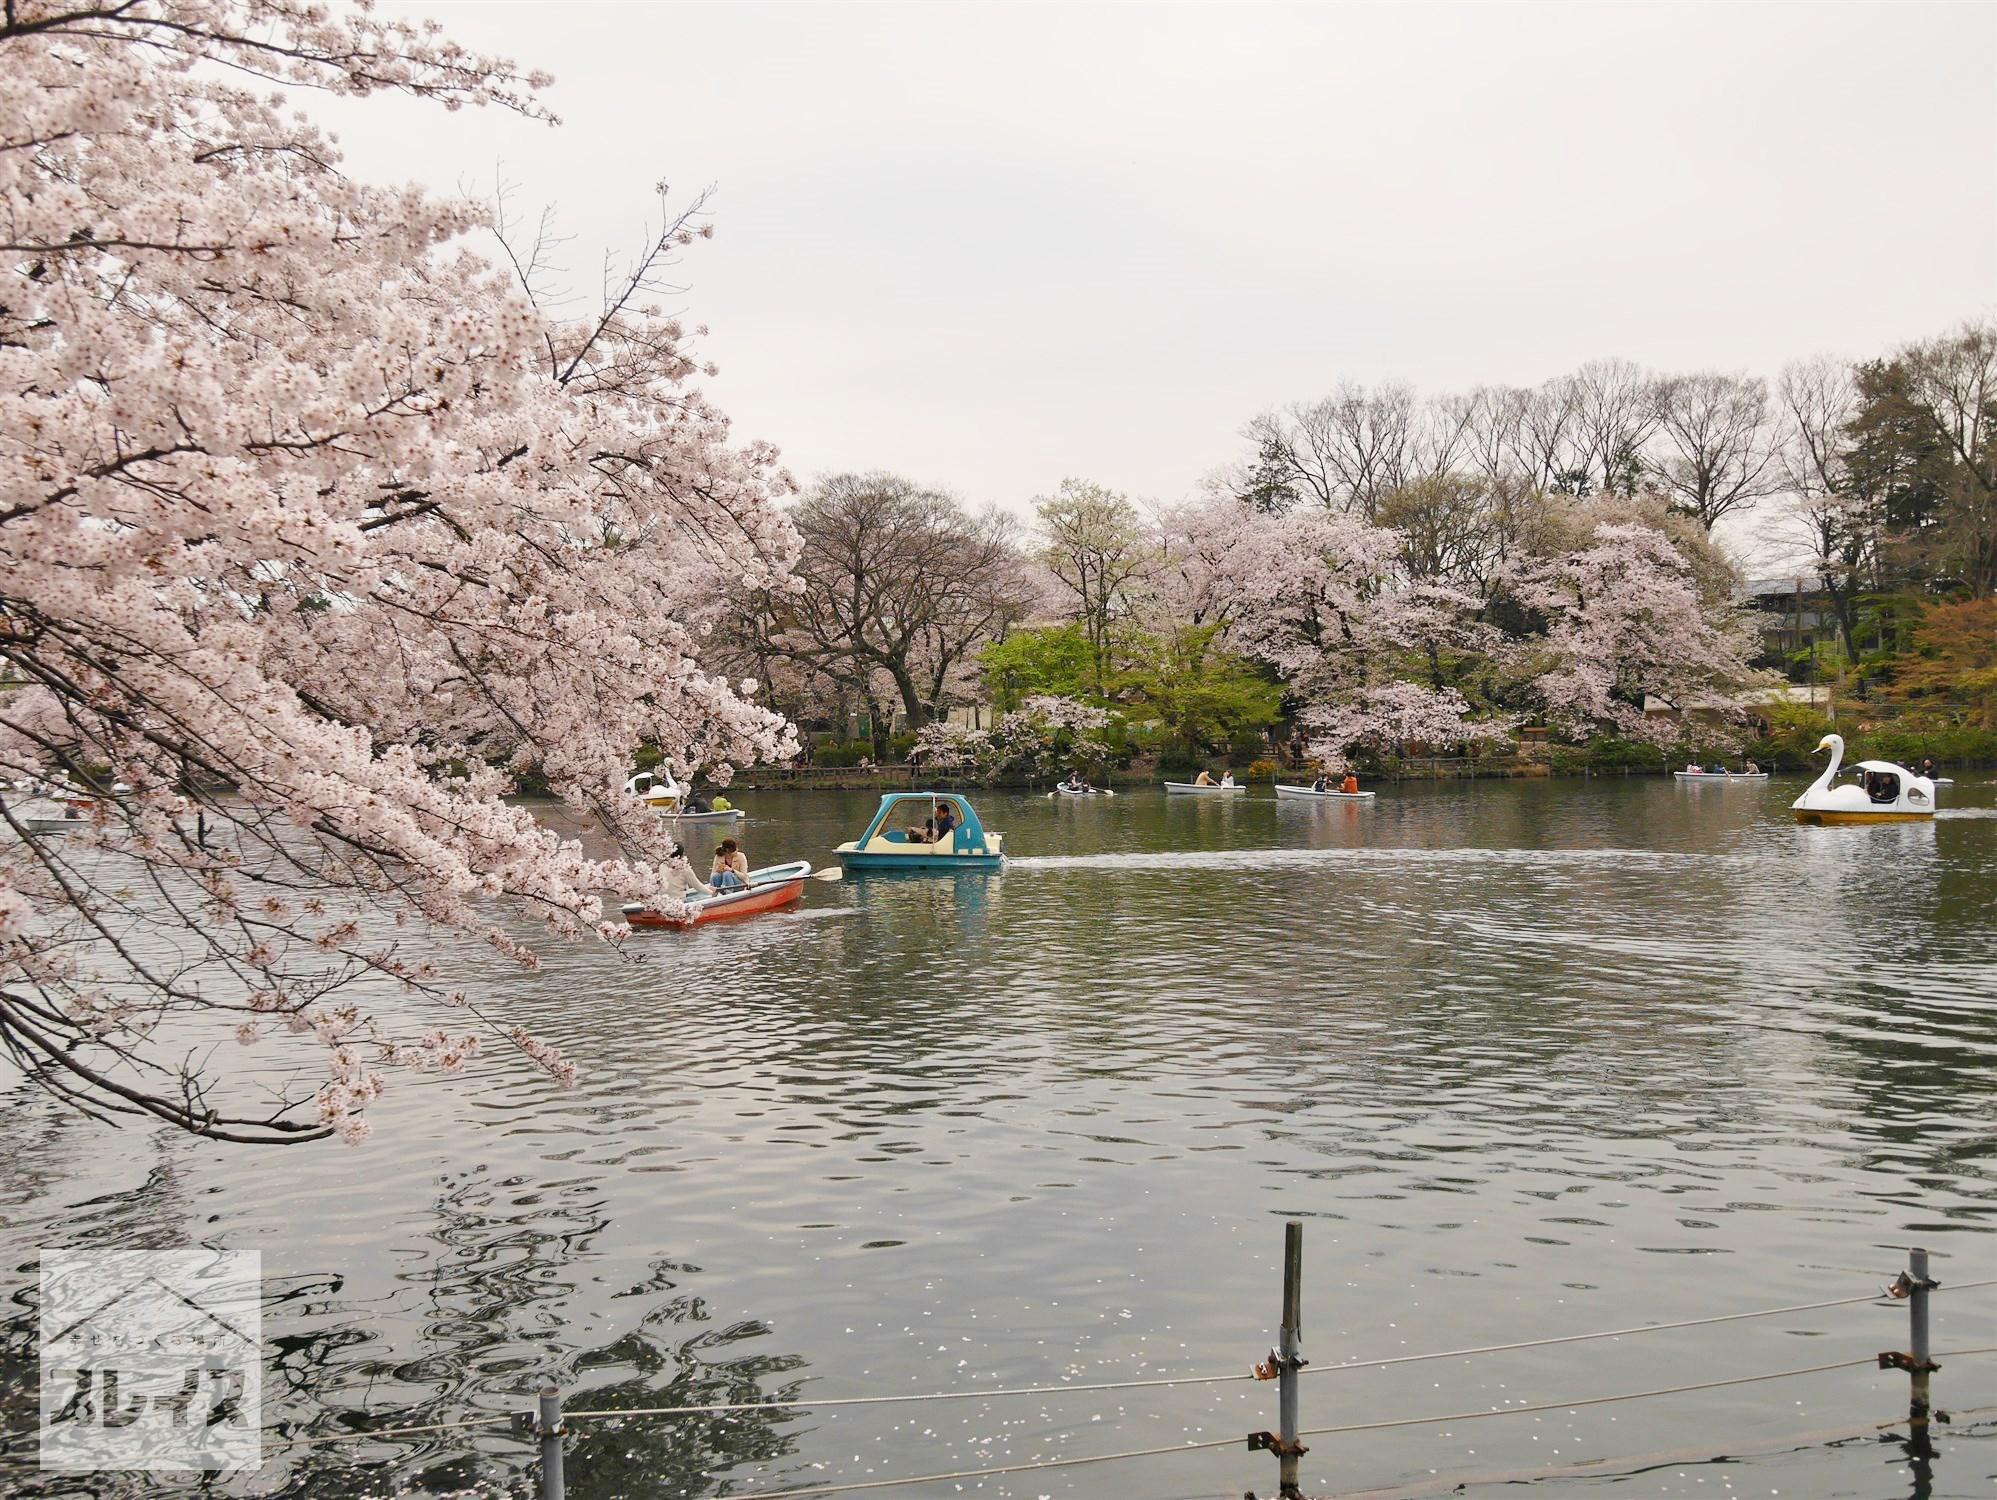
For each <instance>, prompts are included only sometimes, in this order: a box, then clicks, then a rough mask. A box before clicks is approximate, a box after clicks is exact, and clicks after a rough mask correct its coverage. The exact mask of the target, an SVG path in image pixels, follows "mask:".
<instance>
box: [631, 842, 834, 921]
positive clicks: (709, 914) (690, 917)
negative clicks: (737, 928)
mask: <svg viewBox="0 0 1997 1500" xmlns="http://www.w3.org/2000/svg"><path fill="white" fill-rule="evenodd" d="M810 875H811V865H810V863H809V862H807V861H805V860H802V859H798V860H792V861H791V862H790V863H789V864H782V865H771V866H769V867H768V868H766V869H761V870H751V871H750V872H749V884H748V886H747V887H746V888H744V889H740V890H732V891H716V892H715V893H714V894H713V895H712V896H694V897H692V898H691V899H689V900H688V901H687V902H686V903H685V909H684V910H683V911H681V912H677V913H675V912H670V911H655V910H654V909H653V908H651V907H649V906H646V905H645V904H644V903H643V902H640V901H627V902H625V904H624V920H625V921H626V922H628V923H630V924H631V925H632V926H633V927H670V928H673V929H675V930H677V931H681V932H684V931H685V930H686V929H687V928H689V927H704V926H705V925H706V924H707V923H709V922H727V921H732V920H733V919H734V918H736V917H753V916H755V915H757V914H758V913H759V912H766V911H776V910H778V909H779V908H781V907H785V906H790V905H792V904H793V903H794V902H796V901H797V900H798V899H799V898H801V897H802V896H803V895H804V882H805V881H806V880H807V879H808V878H809V877H810Z"/></svg>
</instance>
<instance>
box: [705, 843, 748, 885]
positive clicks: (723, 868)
mask: <svg viewBox="0 0 1997 1500" xmlns="http://www.w3.org/2000/svg"><path fill="white" fill-rule="evenodd" d="M707 879H708V883H709V884H710V885H712V886H713V887H714V889H715V890H717V891H739V890H746V889H747V888H748V885H749V856H748V855H746V854H744V853H743V852H742V850H741V849H740V847H739V846H737V844H736V842H735V840H733V839H723V840H722V841H721V844H720V846H719V847H718V848H716V849H715V851H714V868H713V869H712V870H710V871H709V872H708V875H707Z"/></svg>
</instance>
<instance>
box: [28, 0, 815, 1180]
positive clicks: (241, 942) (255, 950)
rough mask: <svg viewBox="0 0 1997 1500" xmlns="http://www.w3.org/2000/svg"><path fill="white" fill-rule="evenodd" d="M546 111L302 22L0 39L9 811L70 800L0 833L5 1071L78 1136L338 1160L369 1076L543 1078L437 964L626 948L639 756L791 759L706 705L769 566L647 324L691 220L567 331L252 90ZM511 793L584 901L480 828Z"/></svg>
mask: <svg viewBox="0 0 1997 1500" xmlns="http://www.w3.org/2000/svg"><path fill="white" fill-rule="evenodd" d="M544 81H545V80H543V79H542V78H540V77H538V76H536V75H531V74H523V73H522V72H520V71H519V70H517V69H516V68H515V67H514V66H513V65H512V64H510V63H508V62H505V61H503V60H500V59H495V58H487V57H480V56H475V55H473V54H471V53H469V52H466V51H465V50H463V49H462V48H459V47H457V46H456V45H454V44H452V43H450V42H448V41H446V40H444V39H442V38H441V37H439V36H437V35H435V34H434V33H433V32H432V31H429V30H422V29H416V28H412V27H409V26H405V25H402V24H400V23H394V22H388V21H383V20H379V19H377V18H375V17H373V16H372V15H370V14H368V13H367V12H366V11H362V12H359V13H356V14H350V15H341V16H338V17H334V16H331V15H329V14H328V13H327V12H325V11H324V10H323V9H321V8H320V7H318V6H316V5H310V4H305V3H301V0H129V3H117V4H112V3H109V0H101V3H93V0H72V3H67V4H58V3H54V0H10V3H9V4H8V5H7V6H6V9H5V12H4V17H0V257H4V258H0V276H4V282H0V287H4V290H0V377H4V378H0V662H4V665H5V674H4V686H0V779H4V781H5V782H16V783H18V782H20V781H23V780H28V779H31V778H44V779H45V778H48V777H50V776H55V775H61V776H64V777H66V778H67V779H68V780H69V782H70V783H71V784H72V785H74V786H76V787H78V788H81V789H86V790H92V791H94V792H95V793H96V795H95V796H93V797H92V798H91V811H90V816H89V819H88V825H87V827H86V828H85V829H84V830H82V831H80V832H77V833H73V834H70V835H68V836H66V837H63V838H60V839H58V838H48V837H34V836H31V835H30V830H29V828H28V825H27V823H26V822H25V820H24V818H23V817H22V815H21V796H20V794H19V793H17V792H13V791H6V790H0V824H5V825H6V828H7V830H8V831H9V832H11V833H12V835H13V842H12V843H11V844H5V845H0V1049H4V1051H5V1053H6V1055H7V1056H8V1057H9V1058H10V1059H11V1062H12V1063H13V1065H14V1066H16V1067H18V1068H19V1069H20V1070H21V1071H22V1072H23V1073H24V1074H25V1075H26V1076H27V1077H28V1078H30V1079H31V1080H32V1081H34V1082H35V1083H37V1084H40V1085H42V1086H43V1087H45V1088H47V1089H48V1090H50V1091H52V1092H53V1093H55V1094H57V1095H59V1096H61V1097H62V1098H64V1099H67V1100H69V1101H71V1102H72V1103H74V1104H76V1105H77V1106H78V1107H79V1108H81V1109H83V1110H85V1111H86V1112H88V1113H90V1114H93V1115H96V1116H98V1117H101V1118H109V1119H118V1118H132V1117H137V1118H149V1119H158V1120H164V1121H167V1122H169V1123H171V1124H173V1125H176V1126H179V1127H181V1128H183V1129H186V1130H189V1131H193V1132H196V1133H199V1134H202V1135H207V1136H211V1137H215V1138H219V1139H224V1140H230V1141H244V1142H290V1141H304V1140H312V1139H317V1138H321V1137H325V1136H327V1135H329V1134H333V1133H338V1134H340V1135H343V1136H345V1137H347V1138H348V1139H358V1138H359V1137H360V1136H362V1135H363V1134H365V1132H366V1128H367V1125H366V1119H365V1109H366V1106H367V1104H368V1102H369V1101H370V1100H372V1099H373V1098H375V1097H376V1096H377V1095H378V1094H379V1093H380V1092H381V1090H382V1089H383V1088H384V1087H386V1086H387V1083H386V1079H387V1076H388V1070H389V1069H392V1068H394V1067H398V1066H400V1067H408V1068H414V1069H417V1070H423V1069H431V1068H445V1069H449V1068H455V1067H459V1066H462V1064H463V1062H464V1060H465V1058H466V1057H467V1056H468V1055H469V1054H470V1053H471V1052H472V1051H473V1050H475V1048H476V1047H477V1045H478V1043H479V1038H480V1037H481V1036H484V1037H486V1038H488V1039H492V1038H498V1039H502V1040H503V1041H504V1042H506V1043H507V1044H510V1045H513V1046H517V1047H518V1048H519V1049H521V1050H522V1051H523V1052H524V1053H525V1054H526V1055H527V1056H528V1057H530V1058H532V1059H533V1060H535V1061H536V1062H537V1063H539V1064H540V1065H542V1066H544V1067H545V1068H547V1069H548V1070H549V1071H550V1072H551V1073H553V1074H554V1075H555V1076H556V1077H557V1078H567V1077H569V1076H571V1074H572V1072H573V1069H572V1067H571V1065H570V1063H569V1062H568V1061H567V1060H566V1059H565V1058H563V1057H562V1056H561V1054H560V1053H559V1052H557V1051H556V1050H555V1049H553V1048H552V1047H549V1046H547V1045H546V1044H544V1043H542V1042H540V1041H538V1040H536V1039H535V1038H534V1037H532V1036H530V1035H529V1034H528V1033H526V1032H525V1031H523V1030H520V1029H518V1028H516V1027H512V1026H510V1025H508V1024H506V1023H505V1021H504V1020H503V1019H501V1018H500V1016H499V1015H498V1014H496V1013H495V1012H494V1011H493V1010H492V1009H490V1008H489V1007H488V1005H487V1004H486V1003H485V1002H484V1001H483V1000H479V1001H477V1002H475V1001H474V1000H473V999H472V998H471V997H470V996H468V995H467V994H466V993H465V991H464V990H463V989H462V988H461V987H459V986H456V985H454V984H453V983H452V982H451V979H450V977H449V976H447V975H445V974H442V973H440V972H439V971H438V969H437V968H436V966H435V965H434V964H433V963H431V962H429V961H428V960H427V959H426V958H425V957H424V956H423V953H422V946H421V945H422V938H423V935H424V933H425V931H426V929H430V930H434V929H453V930H456V931H459V932H463V933H467V934H471V935H474V936H475V937H477V938H479V939H482V940H483V941H484V942H485V943H487V944H489V945H490V947H491V948H492V949H493V950H494V951H496V952H497V953H499V954H501V955H504V956H505V957H506V958H508V959H510V960H512V961H514V962H516V963H519V964H521V965H526V966H531V965H532V964H533V963H534V961H535V954H534V951H533V948H532V947H531V946H530V944H529V941H528V939H527V937H526V935H525V933H526V931H527V929H523V928H522V927H521V926H520V925H519V923H518V922H517V921H516V920H514V919H513V918H512V917H509V916H508V915H507V913H508V911H509V910H510V911H512V912H515V913H523V912H524V913H525V914H527V915H530V916H533V917H537V918H538V919H539V920H540V922H541V923H542V926H543V930H544V931H545V932H546V933H548V934H550V935H552V936H554V937H557V938H563V939H572V938H580V937H588V936H592V935H594V936H595V937H599V938H602V939H607V940H616V939H618V938H619V937H620V936H621V935H622V933H623V929H622V927H621V926H620V925H619V924H617V923H616V922H615V921H614V920H612V919H607V918H606V913H605V907H604V904H603V900H604V895H605V893H609V894H611V895H613V896H618V897H637V898H644V897H647V896H649V895H651V894H652V893H654V892H655V891H656V890H657V888H658V885H659V881H658V875H657V866H656V861H657V860H658V859H659V858H660V857H661V856H662V855H663V853H664V852H665V846H666V844H667V842H668V839H667V837H666V835H665V834H664V833H663V832H662V831H661V829H660V828H659V826H658V825H657V823H656V822H655V821H654V820H652V819H651V818H650V817H649V815H646V814H644V813H642V811H641V810H640V809H638V808H636V807H635V806H631V805H627V804H628V803H629V802H630V800H631V799H623V798H620V797H619V796H617V795H616V793H617V790H618V788H620V787H621V783H622V779H623V775H624V774H625V772H626V770H627V769H628V764H629V756H630V754H631V751H632V749H633V747H635V746H637V745H639V744H641V743H649V744H652V745H655V746H657V747H659V748H660V749H661V750H662V751H663V752H664V754H665V756H666V758H667V760H668V761H669V762H670V763H671V764H672V765H673V767H674V768H675V769H676V770H677V771H679V772H680V773H682V774H687V773H690V772H692V771H693V770H695V769H706V770H707V771H709V772H710V774H713V775H714V776H715V777H716V779H717V780H723V779H726V776H727V774H728V771H729V769H730V767H731V766H733V765H736V764H741V763H746V762H748V761H750V760H752V759H754V758H757V757H764V756H774V755H782V754H784V753H787V751H788V750H789V749H790V746H791V741H790V740H789V737H788V729H787V726H786V725H785V724H784V722H783V721H782V720H781V719H780V718H779V717H777V716H776V715H774V714H771V713H769V712H766V711H765V710H763V709H761V708H759V707H758V706H756V703H755V700H754V685H753V684H752V683H749V682H744V681H736V682H730V681H728V680H725V679H723V678H722V677H720V676H718V675H717V674H715V673H714V672H712V671H711V670H708V669H707V668H706V667H704V666H703V654H702V642H703V635H704V632H705V631H706V630H708V629H709V628H711V625H712V622H713V619H714V618H715V614H716V611H717V609H718V608H719V601H721V600H723V599H725V598H726V597H727V596H728V595H729V594H730V593H731V592H733V591H735V590H738V589H742V588H767V589H772V590H776V589H781V588H783V587H785V580H786V578H787V576H788V570H789V567H790V564H791V562H792V561H793V559H794V556H795V550H796V540H795V537H794V535H793V533H792V531H791V529H790V527H789V526H788V524H787V523H786V522H785V520H784V519H783V518H782V516H781V515H780V514H779V513H778V511H777V510H776V508H775V507H774V505H773V503H772V502H773V499H774V498H775V497H776V496H777V495H779V494H781V493H782V492H784V491H785V490H786V489H787V488H788V481H787V479H786V478H785V477H784V475H783V474H782V473H781V471H780V470H778V469H777V467H776V455H775V453H774V451H773V450H771V449H769V448H767V447H764V446H760V445H754V444H752V445H749V446H746V447H742V446H736V445H734V444H732V443H731V440H730V437H729V431H728V424H727V421H726V419H725V418H724V417H723V416H722V415H721V414H720V413H719V412H717V411H716V410H715V409H714V408H713V406H712V405H711V404H709V402H708V401H707V400H706V398H705V397H704V396H703V395H702V393H701V391H700V389H699V386H698V380H699V378H700V377H701V376H702V375H703V374H704V373H707V372H706V371H705V370H704V369H703V367H702V366H701V364H700V362H699V360H698V358H697V356H696V354H695V352H694V349H693V339H694V338H695V337H696V333H695V331H694V330H690V329H688V328H686V327H684V326H683V325H682V324H680V323H679V322H677V321H676V320H674V319H672V318H670V317H666V316H664V315H662V314H661V313H660V312H659V311H658V310H657V309H656V308H655V307H654V306H652V305H651V298H652V295H653V291H654V288H655V286H656V284H657V277H658V272H659V269H660V268H661V267H662V266H663V265H664V264H665V263H667V261H668V260H669V259H670V258H671V257H672V256H673V255H674V254H675V253H676V252H677V251H678V250H679V249H681V248H682V247H684V246H686V245H688V244H690V243H692V242H693V241H694V240H695V239H696V238H697V237H699V236H700V235H701V234H702V233H704V229H703V227H702V225H701V224H700V222H699V221H698V217H697V215H693V216H688V215H673V216H669V217H668V219H667V221H666V223H665V225H664V227H663V229H662V230H661V232H660V233H659V234H658V235H657V236H656V237H655V238H654V239H653V241H652V243H651V245H650V246H649V248H648V251H647V253H646V254H645V255H644V256H642V257H641V258H640V262H639V264H638V265H637V266H635V267H634V268H633V270H632V272H631V275H630V276H629V278H628V279H627V280H626V281H625V282H624V283H623V284H622V285H621V286H618V287H615V288H613V290H612V292H611V294H610V296H609V297H608V298H607V300H606V303H605V305H604V306H603V308H602V309H601V310H600V312H599V313H598V315H596V316H594V317H590V318H584V319H580V320H573V319H567V318H561V317H556V316H554V315H552V314H551V313H550V312H549V311H548V310H547V309H546V308H544V307H541V306H538V305H537V303H536V300H535V296H534V289H533V288H532V287H531V286H527V285H523V284H521V283H522V281H523V280H525V279H526V278H524V277H520V276H518V275H516V272H515V271H514V270H509V269H503V268H502V266H501V265H500V264H499V263H496V262H495V260H493V259H490V258H488V257H487V256H485V255H482V254H481V253H479V249H478V246H477V237H478V236H479V234H480V233H481V232H482V231H483V230H485V229H486V228H487V227H489V220H488V215H487V214H486V213H485V211H484V210H481V209H480V208H478V207H477V206H475V205H471V204H467V203H463V202H455V201H440V200H438V199H435V198H432V197H430V196H428V195H426V194H425V193H423V192H421V191H419V190H417V189H414V188H403V189H382V188H376V187H370V186H366V185H363V184H360V183H356V182H354V181H352V180H350V179H349V178H347V177H346V176H344V175H343V174H342V173H341V171H340V170H339V158H338V155H337V152H336V151H335V149H334V148H333V146H332V143H331V142H330V141H329V140H328V139H327V138H326V137H325V136H324V135H323V134H321V133H319V132H318V131H317V130H315V129H314V128H313V127H312V126H311V125H310V124H309V123H307V122H306V121H305V120H304V119H303V118H302V117H301V116H300V115H299V114H297V113H295V112H294V111H293V109H292V108H290V107H289V106H288V105H287V104H286V103H285V102H284V96H283V95H279V94H270V93H258V92H256V91H255V90H256V88H257V87H258V86H259V85H260V84H262V85H279V84H281V85H286V86H289V87H292V88H294V89H297V88H304V89H321V90H326V91H330V92H333V93H337V94H345V95H366V94H370V93H373V92H375V91H378V90H395V91H400V92H403V93H407V94H412V95H415V96H418V97H421V98H425V99H429V100H433V101H435V102H437V103H439V104H440V105H442V106H443V107H445V108H447V109H456V108H459V107H461V106H465V105H473V106H479V105H485V106H493V107H498V108H504V109H511V110H518V111H523V112H526V113H529V114H534V113H538V112H539V110H538V106H537V105H536V104H535V103H534V102H533V100H534V92H535V90H536V89H537V88H538V87H539V86H540V85H541V84H542V83H543V82H544ZM500 259H501V260H502V261H503V259H504V257H503V256H502V257H500ZM530 772H531V773H533V774H534V775H536V776H538V777H540V778H542V779H544V780H545V782H546V783H547V784H548V785H549V786H550V787H551V788H552V789H553V790H554V791H555V792H556V793H558V794H559V795H560V796H562V797H563V798H564V799H566V801H567V802H568V803H569V804H570V805H571V806H572V807H574V808H576V809H579V810H593V811H594V812H596V813H597V814H598V815H599V816H600V818H601V820H602V822H603V823H604V825H605V826H606V828H607V829H608V831H609V832H610V834H611V836H612V837H613V839H614V840H615V842H616V845H617V850H616V854H615V857H611V858H591V857H587V856H585V854H584V853H583V851H582V849H581V848H580V847H579V846H578V845H576V844H575V843H572V842H563V841H561V840H560V839H558V838H557V837H556V836H555V835H554V834H552V833H551V832H549V831H547V830H546V829H544V828H542V827H539V826H537V825H536V823H535V821H534V819H533V818H532V816H531V815H530V814H529V813H528V812H527V811H526V810H524V809H522V808H520V807H517V806H513V805H509V804H508V803H507V802H506V801H504V800H502V799H503V797H504V794H505V793H507V792H508V791H509V790H510V789H511V788H512V786H513V785H514V784H515V779H516V778H517V777H519V776H520V775H522V774H524V773H530ZM114 784H119V785H118V786H117V788H116V790H117V793H118V794H117V796H115V797H114V796H112V795H110V793H112V792H113V790H114ZM426 1008H436V1018H433V1019H430V1020H425V1019H424V1018H423V1012H424V1011H425V1009H426ZM437 1018H442V1024H439V1021H438V1019H437ZM232 1035H233V1036H234V1037H235V1038H236V1039H237V1040H239V1041H240V1042H242V1043H244V1044H245V1045H246V1046H247V1047H248V1048H250V1049H252V1050H251V1051H249V1052H247V1053H232V1052H230V1051H229V1050H227V1048H224V1049H222V1050H217V1044H218V1042H220V1043H226V1042H228V1040H229V1038H230V1037H231V1036H232ZM299 1047H303V1048H306V1049H309V1051H308V1052H307V1053H306V1054H304V1055H303V1056H292V1055H287V1049H297V1048H299ZM267 1052H269V1053H272V1054H273V1055H272V1056H271V1057H269V1058H266V1056H265V1054H266V1053H267ZM235 1057H244V1058H251V1059H255V1060H256V1061H257V1064H258V1066H257V1067H256V1069H255V1070H254V1072H255V1076H254V1077H252V1068H251V1067H250V1065H249V1063H248V1062H245V1063H244V1064H243V1065H242V1066H240V1067H238V1066H237V1065H236V1064H235V1063H234V1062H232V1058H235ZM272 1080H280V1081H278V1082H272ZM282 1080H293V1081H290V1082H285V1081H282Z"/></svg>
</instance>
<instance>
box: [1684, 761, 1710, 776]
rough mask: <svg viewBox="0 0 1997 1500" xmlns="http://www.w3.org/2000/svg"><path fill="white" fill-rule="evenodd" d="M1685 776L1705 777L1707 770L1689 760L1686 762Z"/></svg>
mask: <svg viewBox="0 0 1997 1500" xmlns="http://www.w3.org/2000/svg"><path fill="white" fill-rule="evenodd" d="M1685 774H1686V775H1687V776H1703V775H1705V774H1706V768H1705V767H1704V766H1702V765H1700V764H1699V763H1698V762H1697V761H1696V760H1688V761H1686V762H1685Z"/></svg>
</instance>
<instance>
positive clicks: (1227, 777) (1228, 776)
mask: <svg viewBox="0 0 1997 1500" xmlns="http://www.w3.org/2000/svg"><path fill="white" fill-rule="evenodd" d="M1220 784H1221V785H1222V786H1233V785H1234V773H1233V772H1232V771H1222V772H1221V773H1220Z"/></svg>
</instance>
